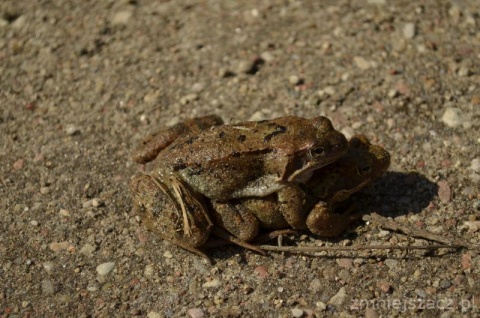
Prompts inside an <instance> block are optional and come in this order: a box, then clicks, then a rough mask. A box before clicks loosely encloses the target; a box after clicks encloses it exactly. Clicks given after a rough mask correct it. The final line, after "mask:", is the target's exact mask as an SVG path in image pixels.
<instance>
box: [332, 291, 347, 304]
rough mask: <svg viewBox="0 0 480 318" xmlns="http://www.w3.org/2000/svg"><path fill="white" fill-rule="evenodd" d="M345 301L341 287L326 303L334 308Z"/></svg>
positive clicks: (345, 294) (345, 296)
mask: <svg viewBox="0 0 480 318" xmlns="http://www.w3.org/2000/svg"><path fill="white" fill-rule="evenodd" d="M346 299H347V293H346V292H345V287H342V288H340V289H339V291H338V292H337V293H336V294H335V295H333V297H332V298H330V300H329V301H328V302H329V303H330V304H332V305H334V306H341V305H343V304H344V303H345V300H346Z"/></svg>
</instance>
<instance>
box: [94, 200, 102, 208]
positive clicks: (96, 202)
mask: <svg viewBox="0 0 480 318" xmlns="http://www.w3.org/2000/svg"><path fill="white" fill-rule="evenodd" d="M100 205H102V201H100V199H98V198H93V199H92V206H93V207H95V208H96V207H99V206H100Z"/></svg>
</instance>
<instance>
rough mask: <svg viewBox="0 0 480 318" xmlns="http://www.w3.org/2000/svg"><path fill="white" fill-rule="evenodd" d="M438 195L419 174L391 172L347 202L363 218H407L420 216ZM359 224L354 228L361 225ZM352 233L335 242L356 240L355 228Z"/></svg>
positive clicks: (359, 222)
mask: <svg viewBox="0 0 480 318" xmlns="http://www.w3.org/2000/svg"><path fill="white" fill-rule="evenodd" d="M437 193H438V185H437V184H436V183H434V182H431V181H430V180H428V179H427V178H426V177H425V176H423V175H421V174H419V173H417V172H410V173H403V172H395V171H389V172H387V173H385V174H384V175H383V176H382V177H381V178H380V179H378V180H377V181H375V182H374V183H373V184H372V185H371V186H369V187H367V188H365V189H364V190H362V191H360V192H358V193H356V194H354V195H352V196H351V197H350V198H349V200H348V201H347V204H346V206H348V205H349V204H353V205H355V212H357V213H359V214H360V215H368V214H370V213H373V212H375V213H377V214H379V215H381V216H384V217H393V218H394V217H398V216H401V215H407V214H417V213H420V212H421V211H422V210H423V209H425V208H426V207H428V206H429V205H430V203H431V202H432V201H433V200H434V198H435V197H436V196H437ZM361 222H362V221H358V223H355V224H354V225H359V224H361ZM350 228H351V229H352V231H348V232H347V233H345V234H343V235H340V236H339V237H336V238H332V239H331V240H329V241H332V242H335V241H340V240H342V239H345V238H346V237H348V238H355V237H356V236H358V235H357V232H356V231H355V230H354V229H355V226H353V227H350Z"/></svg>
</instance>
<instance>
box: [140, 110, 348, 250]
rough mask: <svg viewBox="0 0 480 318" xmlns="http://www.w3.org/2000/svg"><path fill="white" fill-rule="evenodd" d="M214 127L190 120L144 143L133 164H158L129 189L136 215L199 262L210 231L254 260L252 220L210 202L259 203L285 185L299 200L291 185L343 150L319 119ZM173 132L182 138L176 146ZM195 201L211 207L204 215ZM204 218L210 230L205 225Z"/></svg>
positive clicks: (208, 122) (228, 205)
mask: <svg viewBox="0 0 480 318" xmlns="http://www.w3.org/2000/svg"><path fill="white" fill-rule="evenodd" d="M219 122H220V121H219V120H218V118H215V117H213V118H212V117H206V118H199V119H194V120H189V121H188V122H187V124H185V123H181V124H178V125H176V126H174V127H173V128H169V129H166V130H164V131H163V132H162V133H159V134H156V135H155V137H153V138H150V139H148V140H146V141H145V142H144V144H143V145H142V146H141V147H140V148H139V149H138V150H137V151H136V154H134V158H135V160H136V161H137V162H148V161H149V160H152V158H154V157H157V159H156V163H157V168H156V170H155V171H154V173H152V174H149V175H144V176H139V177H136V178H134V179H133V181H132V183H131V188H132V192H133V193H134V199H135V202H136V204H137V205H138V208H137V210H139V211H140V214H139V215H140V217H142V219H144V220H146V223H147V227H149V228H150V229H152V230H153V231H154V232H155V233H157V234H158V235H159V236H160V237H161V238H163V239H165V240H168V241H170V242H172V243H174V244H176V245H178V246H180V247H183V248H186V249H188V250H190V251H193V252H195V253H197V254H199V255H202V256H205V255H204V254H201V252H200V251H199V250H198V249H197V247H198V246H200V245H202V244H203V243H204V241H205V240H206V238H207V237H208V235H209V233H210V232H209V230H210V229H211V230H212V231H214V232H215V233H216V234H217V235H219V236H220V237H222V238H224V239H226V240H228V241H231V242H234V243H236V244H238V245H241V246H244V247H246V248H250V249H252V250H256V251H258V252H261V250H260V249H258V248H257V247H254V246H252V245H249V244H247V243H245V242H246V241H248V240H250V239H251V238H253V237H255V236H256V235H257V233H258V221H257V220H256V218H255V217H253V216H252V217H249V216H248V215H247V214H244V213H243V210H242V209H237V208H234V207H233V203H230V202H225V203H218V202H217V201H216V199H220V200H227V199H231V198H237V197H242V196H246V195H252V196H264V195H267V194H270V193H272V192H275V191H278V190H279V189H282V188H283V187H285V185H288V187H287V188H286V189H285V190H283V192H285V193H289V192H290V191H292V193H298V192H299V189H296V188H295V187H297V186H296V185H295V182H304V181H306V180H307V179H308V178H309V177H310V175H311V172H312V170H313V169H316V168H318V167H321V166H324V165H326V164H328V163H330V162H332V161H334V160H335V159H337V158H338V157H340V156H341V155H343V154H344V153H345V151H346V147H347V142H346V139H345V137H344V136H343V135H342V134H340V133H339V132H337V131H336V130H334V129H333V127H332V125H331V123H330V121H329V120H328V119H327V118H325V117H317V118H315V119H312V120H308V119H303V118H298V117H284V118H279V119H276V120H271V121H262V122H247V123H241V124H236V125H225V126H216V125H217V124H218V123H219ZM199 123H201V124H199ZM209 125H211V126H209ZM179 127H180V128H179ZM176 132H180V134H181V135H180V136H179V138H178V139H176V140H175V139H174V138H173V136H174V135H175V133H176ZM164 136H165V137H164ZM165 147H166V148H165ZM140 181H141V182H140ZM141 184H146V185H144V186H143V187H140V186H139V185H141ZM291 188H293V190H290V189H291ZM300 192H301V191H300ZM302 193H303V192H302ZM200 194H203V195H205V196H207V197H208V198H210V199H213V200H212V201H211V207H210V209H209V208H207V207H206V205H205V204H204V203H203V202H202V200H201V198H199V197H200V196H201V195H200ZM291 197H295V196H294V195H291ZM297 201H298V200H297ZM192 203H193V204H194V205H193V206H190V204H192ZM291 204H292V205H291V207H290V206H288V204H285V209H289V208H293V209H298V208H297V205H298V204H303V201H302V202H301V203H299V202H293V201H292V203H291ZM217 205H218V206H217ZM170 210H175V211H174V212H172V211H170ZM161 211H165V213H164V214H162V212H161ZM209 211H212V214H213V220H214V223H215V225H217V226H212V225H211V222H210V220H209ZM213 211H214V212H213ZM249 215H250V216H251V214H249ZM180 216H181V218H183V220H182V222H180ZM196 218H199V220H198V223H197V222H196V221H195V219H196ZM205 220H208V222H206V221H205ZM237 224H238V226H237ZM197 225H199V226H206V225H207V228H205V231H204V232H202V231H196V230H195V231H193V230H192V229H190V228H189V227H190V226H197ZM222 228H224V229H226V230H227V231H228V232H225V231H222V230H221V229H222ZM169 232H170V233H169Z"/></svg>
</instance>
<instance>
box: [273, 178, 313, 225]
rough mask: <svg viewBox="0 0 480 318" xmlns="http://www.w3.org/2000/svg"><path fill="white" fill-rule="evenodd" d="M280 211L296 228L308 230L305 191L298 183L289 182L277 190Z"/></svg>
mask: <svg viewBox="0 0 480 318" xmlns="http://www.w3.org/2000/svg"><path fill="white" fill-rule="evenodd" d="M277 195H278V211H279V212H280V214H281V215H282V216H283V217H284V218H285V220H286V221H287V223H288V224H289V225H290V226H291V227H292V228H293V229H295V230H306V229H307V225H306V224H305V220H306V217H307V212H308V211H307V210H306V209H305V204H306V195H305V192H304V191H303V190H302V189H301V188H300V187H298V186H297V185H296V184H293V183H288V184H286V185H285V187H283V188H282V189H281V190H279V191H278V192H277Z"/></svg>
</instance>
